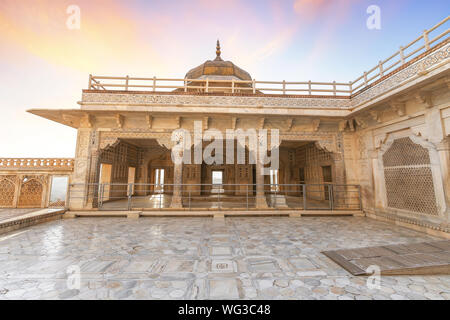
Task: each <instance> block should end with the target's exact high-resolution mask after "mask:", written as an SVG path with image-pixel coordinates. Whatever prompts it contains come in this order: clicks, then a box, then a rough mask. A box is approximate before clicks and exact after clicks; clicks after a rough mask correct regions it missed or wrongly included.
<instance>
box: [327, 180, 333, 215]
mask: <svg viewBox="0 0 450 320" xmlns="http://www.w3.org/2000/svg"><path fill="white" fill-rule="evenodd" d="M333 191H334V190H333V185H332V184H330V185H328V196H329V197H330V209H331V211H333V210H334V201H333V194H334V192H333Z"/></svg>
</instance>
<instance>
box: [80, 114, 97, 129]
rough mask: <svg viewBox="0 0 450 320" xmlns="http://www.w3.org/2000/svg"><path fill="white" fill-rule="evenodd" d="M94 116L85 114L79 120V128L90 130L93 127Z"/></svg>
mask: <svg viewBox="0 0 450 320" xmlns="http://www.w3.org/2000/svg"><path fill="white" fill-rule="evenodd" d="M94 119H95V118H94V116H93V115H90V114H88V113H87V114H85V115H84V116H83V117H82V118H81V119H80V127H83V128H92V127H93V126H94Z"/></svg>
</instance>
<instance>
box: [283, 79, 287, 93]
mask: <svg viewBox="0 0 450 320" xmlns="http://www.w3.org/2000/svg"><path fill="white" fill-rule="evenodd" d="M283 94H286V80H283Z"/></svg>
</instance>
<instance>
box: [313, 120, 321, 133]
mask: <svg viewBox="0 0 450 320" xmlns="http://www.w3.org/2000/svg"><path fill="white" fill-rule="evenodd" d="M319 126H320V119H314V120H313V121H312V122H311V129H312V131H314V132H316V131H318V130H319Z"/></svg>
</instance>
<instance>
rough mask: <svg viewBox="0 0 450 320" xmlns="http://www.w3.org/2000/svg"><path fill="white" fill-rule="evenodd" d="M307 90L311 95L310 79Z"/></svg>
mask: <svg viewBox="0 0 450 320" xmlns="http://www.w3.org/2000/svg"><path fill="white" fill-rule="evenodd" d="M308 92H309V95H311V80H309V81H308Z"/></svg>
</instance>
